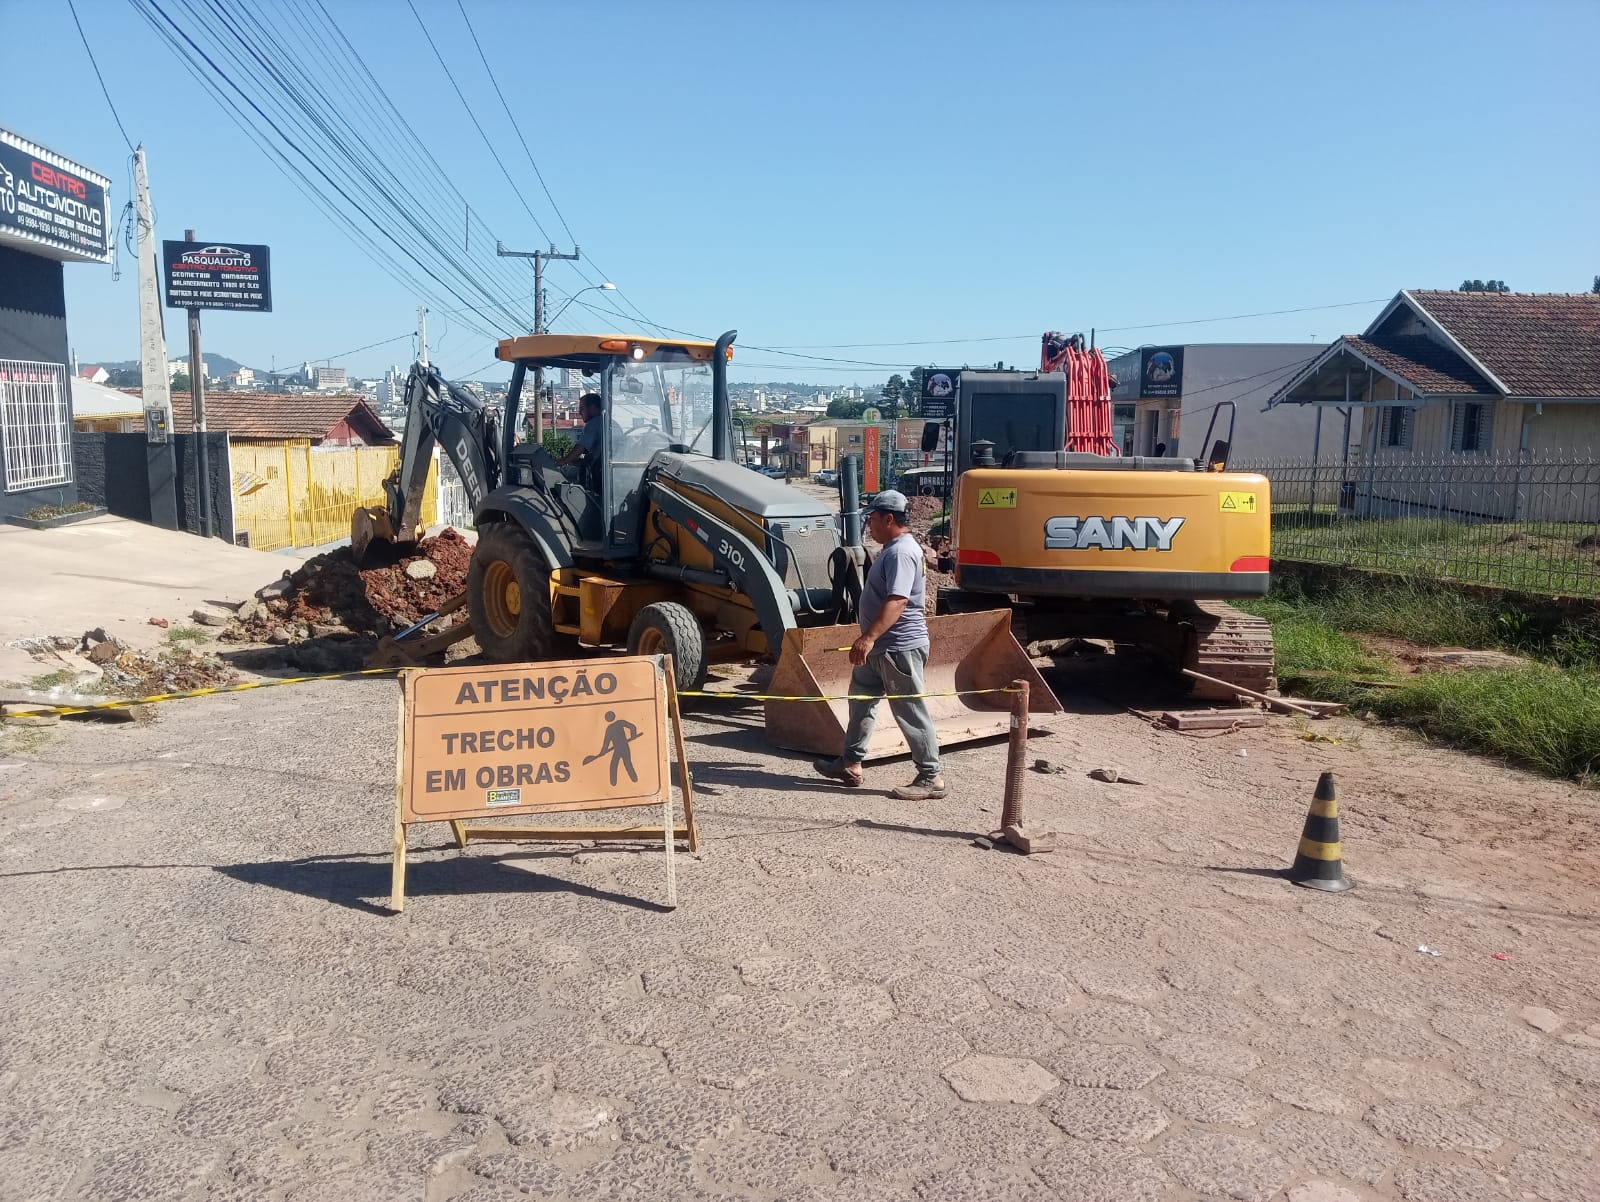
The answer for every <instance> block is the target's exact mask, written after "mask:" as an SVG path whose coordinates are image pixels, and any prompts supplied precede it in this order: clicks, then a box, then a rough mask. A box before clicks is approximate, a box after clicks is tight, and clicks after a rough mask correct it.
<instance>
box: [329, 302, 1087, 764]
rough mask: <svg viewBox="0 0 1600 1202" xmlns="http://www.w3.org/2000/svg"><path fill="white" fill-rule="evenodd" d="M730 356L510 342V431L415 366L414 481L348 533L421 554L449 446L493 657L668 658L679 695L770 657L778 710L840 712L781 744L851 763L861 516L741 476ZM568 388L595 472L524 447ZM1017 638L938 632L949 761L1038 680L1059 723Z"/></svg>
mask: <svg viewBox="0 0 1600 1202" xmlns="http://www.w3.org/2000/svg"><path fill="white" fill-rule="evenodd" d="M733 341H734V333H733V332H731V331H730V332H729V333H727V334H724V335H723V336H722V337H721V338H720V339H718V340H717V341H716V342H714V343H713V342H704V341H696V340H692V339H691V340H682V341H671V340H662V339H656V338H644V337H635V336H631V335H570V334H533V335H528V336H525V337H518V338H510V339H506V340H504V341H502V342H501V343H500V344H499V350H498V356H499V358H500V359H501V360H502V361H504V362H506V363H509V364H511V382H510V385H509V387H508V389H507V393H506V398H505V403H504V406H503V408H502V409H501V410H500V411H498V412H497V411H496V410H495V409H494V408H492V407H490V406H489V405H487V404H485V403H483V402H481V401H479V400H477V399H476V398H474V397H473V396H471V395H470V394H468V393H466V392H464V391H462V390H459V389H456V388H455V387H453V386H451V385H449V384H447V383H446V382H445V381H444V380H443V379H442V378H441V377H440V376H439V374H438V372H437V371H435V370H434V369H433V368H432V367H429V366H427V365H426V364H420V363H419V364H417V365H416V366H414V367H413V368H412V369H411V373H410V375H409V377H408V379H407V382H406V394H407V399H408V406H409V417H408V420H407V424H406V431H405V438H404V442H403V449H402V456H401V462H400V465H399V467H398V468H397V469H396V471H395V473H394V474H393V475H392V476H391V477H390V478H389V479H388V480H387V481H386V482H385V490H384V491H385V503H384V504H383V505H381V506H376V507H374V508H372V509H367V510H363V511H361V512H358V513H357V514H356V515H355V518H354V520H353V522H352V530H351V544H352V548H353V550H354V553H355V554H356V555H357V557H358V559H359V558H360V557H361V556H362V555H363V554H365V553H366V552H367V550H368V548H369V547H370V545H371V544H372V543H373V542H374V541H402V540H403V541H414V540H415V539H416V538H418V537H419V536H420V531H421V516H422V515H421V501H422V493H423V487H424V485H425V484H426V482H427V473H428V467H429V463H430V461H431V458H432V448H433V446H434V444H435V442H437V443H438V444H439V445H440V446H441V447H442V448H443V449H444V451H445V453H446V454H447V455H448V456H449V457H450V460H451V462H452V463H453V464H454V465H455V467H456V470H457V472H458V473H459V474H460V476H461V479H462V482H463V484H464V485H465V488H466V493H467V497H468V500H469V501H470V503H471V505H472V507H473V513H474V524H475V525H476V527H477V531H478V544H477V547H476V549H475V551H474V553H473V557H472V563H471V566H470V569H469V571H468V575H467V592H466V605H467V611H468V614H469V620H470V624H471V631H472V634H473V636H474V637H475V638H476V639H477V642H478V645H479V647H480V648H481V649H482V651H483V654H484V655H485V657H487V658H488V659H490V660H492V661H496V662H525V661H536V660H544V659H557V658H567V657H571V656H575V655H578V654H582V653H584V652H587V651H590V650H599V649H610V650H625V651H627V652H628V653H629V654H635V655H639V654H656V653H663V652H664V653H668V654H670V655H671V656H672V662H673V672H674V683H675V685H676V687H677V688H678V690H679V691H680V692H695V691H699V690H700V689H701V687H702V685H703V683H704V682H705V679H706V674H707V669H708V666H709V664H710V663H712V662H713V661H718V660H725V659H745V658H751V657H756V658H763V657H770V658H771V660H773V661H775V668H774V670H773V673H772V683H771V685H770V686H769V688H770V689H771V691H772V694H774V695H778V696H780V697H782V698H790V697H822V696H826V697H830V698H836V700H832V701H827V702H820V701H791V700H768V701H766V702H765V712H766V725H767V731H768V734H769V736H770V737H771V738H772V739H773V741H774V742H776V743H777V744H778V745H780V746H783V747H788V748H793V749H795V750H801V751H807V752H811V753H814V754H821V755H837V754H838V753H839V751H840V749H841V748H842V747H843V742H844V721H845V711H846V705H845V702H844V701H843V700H842V694H844V693H845V692H846V685H847V682H848V680H849V677H850V663H849V656H848V647H849V644H850V643H851V642H852V641H853V640H854V638H855V635H856V630H855V627H854V626H853V625H851V623H853V621H854V619H855V606H856V601H857V598H858V597H859V596H860V592H861V582H862V579H863V577H864V573H865V570H866V566H867V557H866V552H865V549H864V548H863V547H862V545H861V540H860V536H859V535H860V527H859V519H858V518H857V517H856V514H855V511H854V503H853V502H852V504H851V505H850V507H849V510H848V511H847V512H846V513H845V515H844V518H845V520H844V522H843V529H841V523H840V522H839V521H837V520H836V519H835V515H834V514H833V513H832V512H831V511H830V510H829V508H828V506H826V505H824V504H822V503H819V502H817V501H815V500H813V499H811V497H810V496H809V495H807V494H806V493H803V492H801V491H799V490H797V489H793V488H790V487H789V486H788V485H785V484H783V483H781V482H779V481H776V480H772V479H769V478H768V477H766V476H762V475H760V474H758V473H756V472H752V471H749V470H747V469H746V468H744V467H742V466H741V465H740V464H739V463H738V462H736V460H735V454H734V450H733V446H734V439H733V421H732V407H731V405H730V403H729V399H728V384H727V370H728V367H727V365H728V361H729V360H730V359H731V358H732V348H733ZM557 368H560V369H567V370H576V371H578V372H581V373H582V374H583V376H584V377H586V382H585V389H586V391H591V392H595V393H597V394H599V396H600V397H601V400H602V403H603V406H604V413H603V416H602V418H601V422H602V426H603V429H604V436H603V438H602V440H601V442H602V448H601V453H600V454H599V455H598V456H596V457H594V459H593V460H592V461H588V460H585V461H580V462H578V463H575V464H571V465H568V466H565V467H563V466H561V465H558V464H557V462H556V460H555V459H554V458H553V457H552V456H551V455H550V453H549V452H548V451H547V450H546V449H545V448H544V447H543V446H541V445H538V444H536V443H531V442H519V441H517V438H516V435H517V433H518V431H519V429H520V428H521V427H520V424H519V420H518V419H519V413H520V408H521V402H522V398H523V395H524V388H525V385H527V384H529V382H530V376H531V374H532V373H533V372H535V371H536V370H538V369H543V370H544V371H550V370H553V369H557ZM590 381H592V383H591V382H590ZM528 391H529V392H532V389H529V390H528ZM1010 626H1011V624H1010V614H1009V613H1008V612H1006V611H1004V610H995V611H991V612H985V613H974V614H958V615H952V616H950V617H945V618H939V619H937V620H931V621H930V623H929V627H930V629H929V634H930V637H931V639H932V643H933V648H932V651H931V653H930V656H929V663H928V671H927V688H928V691H929V692H930V693H948V692H962V693H964V694H965V695H962V696H954V697H938V698H934V699H931V700H930V708H931V710H932V712H933V715H934V719H935V722H936V724H937V725H938V728H939V734H940V739H941V742H943V743H947V744H948V743H956V742H961V741H963V740H965V739H974V738H985V737H989V736H992V735H996V734H1002V733H1004V732H1005V731H1006V730H1007V728H1008V717H1007V708H1006V707H1007V699H1006V697H1005V696H1003V695H1000V694H996V693H984V692H971V691H972V690H986V689H1000V688H1004V687H1005V686H1006V685H1008V684H1010V683H1011V682H1012V681H1013V680H1016V679H1024V680H1027V681H1028V682H1029V684H1030V685H1031V687H1032V691H1031V694H1030V696H1031V702H1032V706H1033V709H1034V710H1036V711H1038V712H1044V713H1055V712H1059V710H1060V705H1059V703H1058V702H1057V701H1056V699H1055V697H1054V695H1053V694H1052V693H1051V692H1050V690H1049V688H1048V686H1046V685H1045V683H1044V681H1043V679H1042V678H1040V676H1039V675H1038V672H1037V671H1036V669H1035V668H1034V667H1033V665H1032V664H1031V663H1030V661H1029V660H1028V657H1027V656H1026V654H1025V653H1024V652H1023V650H1022V648H1021V647H1020V646H1019V645H1018V643H1017V641H1016V639H1015V638H1013V637H1012V635H1011V628H1010ZM904 749H905V743H904V740H903V739H902V737H901V735H900V732H899V730H898V728H897V727H896V725H895V724H894V723H889V722H880V723H878V725H877V728H876V730H875V732H874V736H873V742H872V744H871V746H870V748H869V752H868V754H869V757H871V758H881V757H884V756H890V755H896V754H899V753H900V752H902V751H904Z"/></svg>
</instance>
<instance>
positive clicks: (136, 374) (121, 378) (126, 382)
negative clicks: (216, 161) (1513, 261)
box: [106, 277, 1600, 388]
mask: <svg viewBox="0 0 1600 1202" xmlns="http://www.w3.org/2000/svg"><path fill="white" fill-rule="evenodd" d="M1597 278H1600V277H1597ZM106 383H107V384H108V385H110V386H111V387H112V388H143V387H144V372H142V371H141V370H140V369H139V368H137V367H119V368H117V369H116V370H115V371H113V372H111V373H110V378H109V379H107V380H106Z"/></svg>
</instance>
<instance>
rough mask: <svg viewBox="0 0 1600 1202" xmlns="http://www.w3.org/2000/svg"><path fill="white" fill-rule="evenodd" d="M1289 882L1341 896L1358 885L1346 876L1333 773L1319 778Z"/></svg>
mask: <svg viewBox="0 0 1600 1202" xmlns="http://www.w3.org/2000/svg"><path fill="white" fill-rule="evenodd" d="M1289 879H1290V880H1291V881H1293V882H1294V883H1295V884H1296V885H1304V886H1305V887H1306V888H1307V889H1321V890H1322V891H1323V892H1324V893H1338V892H1340V891H1341V890H1343V889H1354V888H1355V886H1356V883H1355V882H1354V881H1352V880H1348V879H1347V878H1346V877H1345V875H1344V853H1343V851H1342V850H1341V848H1340V844H1339V794H1338V790H1337V788H1336V787H1335V783H1334V779H1333V773H1331V772H1324V773H1323V774H1322V775H1321V776H1320V777H1318V778H1317V791H1316V793H1315V794H1313V795H1312V798H1311V812H1310V813H1309V814H1307V815H1306V825H1305V829H1304V830H1303V831H1301V832H1300V848H1299V850H1298V851H1297V852H1296V853H1295V857H1294V867H1293V868H1291V869H1289Z"/></svg>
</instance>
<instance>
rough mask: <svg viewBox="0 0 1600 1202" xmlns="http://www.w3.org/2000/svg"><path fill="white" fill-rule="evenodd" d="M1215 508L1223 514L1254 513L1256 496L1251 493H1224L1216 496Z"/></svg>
mask: <svg viewBox="0 0 1600 1202" xmlns="http://www.w3.org/2000/svg"><path fill="white" fill-rule="evenodd" d="M1217 508H1218V509H1220V510H1221V511H1222V512H1223V513H1254V512H1255V511H1256V494H1255V493H1253V492H1225V493H1219V494H1218V495H1217Z"/></svg>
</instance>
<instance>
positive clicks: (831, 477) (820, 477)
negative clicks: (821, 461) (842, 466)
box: [812, 467, 839, 488]
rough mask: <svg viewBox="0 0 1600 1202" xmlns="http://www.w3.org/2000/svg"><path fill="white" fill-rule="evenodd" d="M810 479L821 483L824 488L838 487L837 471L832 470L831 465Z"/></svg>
mask: <svg viewBox="0 0 1600 1202" xmlns="http://www.w3.org/2000/svg"><path fill="white" fill-rule="evenodd" d="M812 479H813V480H815V481H816V482H817V483H818V484H820V485H822V487H824V488H838V487H839V473H838V472H836V471H834V470H833V469H832V468H831V467H825V468H823V469H822V470H821V471H820V472H818V473H817V474H816V475H815V476H813V477H812Z"/></svg>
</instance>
